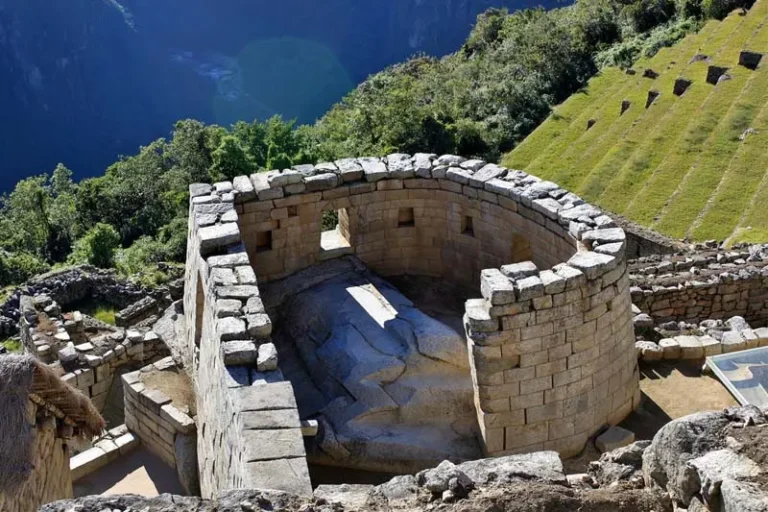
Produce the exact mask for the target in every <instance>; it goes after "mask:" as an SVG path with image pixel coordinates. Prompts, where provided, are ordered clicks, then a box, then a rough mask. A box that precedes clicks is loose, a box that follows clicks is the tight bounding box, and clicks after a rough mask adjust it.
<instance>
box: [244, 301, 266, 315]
mask: <svg viewBox="0 0 768 512" xmlns="http://www.w3.org/2000/svg"><path fill="white" fill-rule="evenodd" d="M244 312H245V314H247V315H255V314H259V313H264V303H263V302H262V301H261V297H250V298H249V299H248V302H246V303H245V309H244Z"/></svg>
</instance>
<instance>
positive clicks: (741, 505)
mask: <svg viewBox="0 0 768 512" xmlns="http://www.w3.org/2000/svg"><path fill="white" fill-rule="evenodd" d="M720 496H721V499H720V500H721V504H720V511H721V512H763V511H765V510H768V493H766V492H765V491H762V490H761V489H760V488H759V487H758V486H757V485H755V484H753V483H749V482H739V481H736V480H733V479H730V478H724V479H723V481H722V484H721V486H720Z"/></svg>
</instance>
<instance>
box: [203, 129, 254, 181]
mask: <svg viewBox="0 0 768 512" xmlns="http://www.w3.org/2000/svg"><path fill="white" fill-rule="evenodd" d="M212 157H213V163H212V165H211V177H212V178H213V179H215V180H231V179H232V178H234V177H235V176H240V175H242V174H250V173H251V171H252V170H253V164H252V163H251V161H250V160H249V158H248V155H247V154H246V153H245V151H244V150H243V148H242V146H240V143H239V142H238V140H237V138H236V137H235V136H234V135H226V136H225V137H223V138H222V139H221V143H220V144H219V147H218V148H216V151H214V152H213V155H212Z"/></svg>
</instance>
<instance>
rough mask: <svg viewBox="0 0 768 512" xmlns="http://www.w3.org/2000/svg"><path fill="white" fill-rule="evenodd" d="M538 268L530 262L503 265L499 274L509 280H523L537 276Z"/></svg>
mask: <svg viewBox="0 0 768 512" xmlns="http://www.w3.org/2000/svg"><path fill="white" fill-rule="evenodd" d="M538 272H539V268H538V267H537V266H536V264H535V263H534V262H532V261H524V262H522V263H513V264H511V265H503V266H502V267H501V273H502V274H504V275H505V276H507V277H509V278H511V279H523V278H525V277H530V276H534V275H536V274H538Z"/></svg>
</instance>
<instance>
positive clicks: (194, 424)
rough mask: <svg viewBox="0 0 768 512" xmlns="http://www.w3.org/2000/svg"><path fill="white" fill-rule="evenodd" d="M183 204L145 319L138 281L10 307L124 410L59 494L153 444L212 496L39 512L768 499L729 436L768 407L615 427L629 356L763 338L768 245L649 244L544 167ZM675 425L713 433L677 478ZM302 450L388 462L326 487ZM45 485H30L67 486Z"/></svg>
mask: <svg viewBox="0 0 768 512" xmlns="http://www.w3.org/2000/svg"><path fill="white" fill-rule="evenodd" d="M191 196H192V198H191V205H190V224H189V241H190V243H189V245H188V259H187V267H186V276H185V286H184V296H183V301H177V302H175V303H172V304H170V306H169V307H168V308H167V309H166V310H165V311H164V312H160V311H159V310H160V309H161V308H163V307H165V306H166V305H167V304H169V303H170V302H171V300H172V299H173V297H164V298H160V297H155V296H149V295H144V296H140V297H138V296H137V297H134V300H132V301H131V303H130V304H131V305H133V306H132V307H130V308H128V309H127V310H125V312H124V314H123V318H125V319H126V322H127V323H128V324H129V325H128V326H127V327H117V326H108V325H106V324H100V323H99V322H97V321H95V320H94V319H90V318H88V317H87V316H85V315H81V314H77V313H76V312H72V313H65V314H62V312H61V311H62V309H67V308H66V307H61V306H60V305H59V304H58V303H57V302H56V300H54V299H53V298H52V297H53V296H56V297H62V296H65V295H66V294H65V295H61V293H62V290H58V292H57V293H58V294H57V295H54V293H52V292H51V290H52V289H55V288H46V289H42V290H38V291H37V293H36V294H35V295H32V296H25V295H24V294H21V295H20V298H19V308H18V314H19V318H20V327H21V328H20V335H21V337H22V339H23V340H24V344H25V351H26V352H28V353H29V354H32V355H34V356H35V357H36V358H37V359H38V360H39V361H40V362H41V363H42V361H45V362H48V363H50V364H49V365H48V366H46V368H48V370H47V371H48V372H49V373H50V374H51V375H54V377H56V378H57V379H58V382H59V383H60V384H57V385H61V386H67V387H68V389H73V388H79V389H80V390H82V391H83V392H84V393H85V394H86V395H87V396H89V397H91V399H92V401H93V404H95V405H98V406H100V407H101V406H102V400H103V398H102V393H103V392H104V391H103V390H104V389H106V387H112V388H114V385H115V383H117V384H118V385H119V387H120V388H121V390H123V392H122V402H121V404H122V407H123V409H124V410H122V411H121V412H122V416H121V417H123V416H124V419H125V424H124V425H119V426H112V425H109V426H110V427H112V428H110V429H109V430H108V431H107V432H106V433H102V434H101V435H99V436H97V437H96V438H94V439H93V440H92V441H91V442H90V445H92V447H90V448H87V449H85V450H84V451H80V452H79V453H77V454H76V455H75V456H74V457H73V458H72V459H71V462H70V469H71V473H67V474H66V475H64V474H63V473H64V472H66V466H65V465H63V464H62V463H61V461H58V462H55V461H53V459H51V461H53V462H52V464H53V466H52V467H60V470H61V471H60V473H61V474H62V475H63V476H62V478H63V480H62V482H63V483H64V484H65V487H66V485H71V483H68V482H71V481H73V480H78V479H81V478H84V477H85V476H87V475H89V474H91V473H93V472H95V471H98V470H99V469H100V468H102V467H104V466H105V465H107V464H110V463H111V462H114V461H116V460H117V459H119V458H120V457H123V456H125V455H127V454H128V453H130V451H131V450H133V449H135V448H136V447H137V446H139V445H143V446H145V447H146V448H148V449H149V450H150V451H151V452H152V453H154V454H155V455H156V456H157V457H159V458H160V459H161V460H162V461H163V462H165V464H167V465H168V466H170V467H172V468H174V469H175V471H176V473H177V475H178V479H179V482H180V483H181V484H182V486H183V488H184V489H185V490H186V492H187V493H188V494H190V495H200V496H202V499H201V498H193V497H179V496H174V497H159V498H154V499H146V498H139V497H129V496H117V497H101V498H99V497H89V498H83V499H79V500H76V501H75V502H61V504H56V503H54V504H51V505H46V506H44V507H43V508H42V510H51V511H54V510H70V509H71V507H72V506H76V507H79V508H78V510H82V511H83V512H89V511H90V510H98V511H101V510H103V509H104V508H110V509H112V510H121V511H123V510H125V511H127V510H134V509H140V510H147V511H150V512H152V511H154V510H200V511H202V510H238V511H240V510H270V509H274V508H275V507H277V508H281V509H284V510H305V509H306V508H307V507H312V508H314V509H315V510H331V509H333V510H389V509H391V508H393V507H394V508H400V509H403V510H423V509H425V508H429V507H435V506H440V507H442V509H445V510H454V509H455V510H460V509H462V508H461V507H470V508H472V507H476V508H487V500H492V501H493V502H496V503H501V502H503V503H504V507H505V508H506V509H509V510H521V511H522V510H532V508H531V507H535V506H543V507H545V508H546V509H548V510H549V509H551V510H573V509H580V510H594V511H597V510H637V511H649V512H650V511H651V510H654V511H660V510H665V511H666V510H672V508H673V506H693V507H696V506H705V507H708V508H707V509H708V510H724V511H736V510H742V509H740V508H738V507H739V506H741V505H742V504H744V503H749V504H760V503H764V502H765V503H768V494H766V489H764V488H763V487H761V484H759V483H754V479H753V477H754V475H757V474H760V473H761V472H763V471H765V470H768V468H765V469H763V468H762V467H761V464H763V462H762V461H763V459H762V458H761V457H762V456H761V455H760V454H759V453H756V452H754V451H750V450H749V449H747V448H745V446H748V444H746V443H747V442H754V440H755V439H757V438H756V437H755V436H759V435H760V434H759V432H762V430H761V429H760V428H759V425H762V424H764V423H765V421H766V420H765V416H764V413H763V412H762V411H760V410H758V409H757V408H755V407H745V408H741V409H734V410H728V411H724V412H712V413H702V414H699V415H694V416H691V417H688V418H682V419H680V420H675V421H673V422H671V423H670V424H668V425H667V426H665V427H663V428H662V429H661V430H660V431H659V432H658V433H657V434H656V436H655V438H654V441H653V442H650V441H639V442H636V443H633V444H629V443H632V441H633V440H634V434H632V433H631V432H627V431H626V430H624V429H621V428H617V427H610V428H609V426H610V425H616V424H617V423H619V422H620V421H622V419H624V418H625V417H626V416H627V415H628V414H630V413H631V412H632V411H633V410H634V409H635V408H636V407H637V406H638V404H639V403H640V400H641V395H640V392H639V387H638V360H639V361H641V362H643V364H654V363H655V362H657V361H659V360H667V361H670V360H671V361H674V360H677V359H680V360H695V361H701V360H702V359H703V358H704V357H706V356H708V355H714V354H719V353H726V352H733V351H738V350H744V349H748V348H751V347H759V346H768V328H766V327H764V326H765V323H766V318H768V315H767V314H766V313H768V310H766V308H768V294H766V292H764V290H765V289H766V287H767V286H768V278H766V277H765V276H766V272H768V270H767V269H766V267H768V246H760V245H743V246H736V247H734V248H732V249H724V248H721V247H718V246H717V244H712V243H708V244H703V245H701V246H697V247H692V248H685V247H684V246H682V245H681V244H677V245H675V244H668V243H667V241H664V240H661V239H658V238H654V237H650V238H647V239H646V238H645V235H644V234H643V233H642V232H641V231H637V230H633V231H631V232H625V231H624V230H623V229H622V228H620V227H618V225H617V224H616V221H614V220H613V219H611V218H610V217H608V216H606V215H604V214H603V213H602V212H601V211H600V210H598V209H597V208H594V207H593V206H590V205H588V204H585V203H584V202H583V201H582V200H581V199H579V198H578V197H577V196H575V195H574V194H571V193H569V192H567V191H565V190H562V189H561V188H559V187H558V186H557V185H555V184H553V183H550V182H546V181H542V180H540V179H538V178H535V177H533V176H529V175H527V174H525V173H523V172H521V171H515V170H509V169H505V168H502V167H499V166H496V165H493V164H486V163H485V162H481V161H477V160H466V159H463V158H460V157H456V156H451V155H444V156H442V157H437V156H436V155H425V154H417V155H414V156H412V157H411V156H408V155H390V156H388V157H386V158H384V159H374V158H360V159H346V160H341V161H338V162H335V163H333V164H319V165H317V166H299V167H297V168H295V169H290V170H285V171H280V172H277V171H273V172H269V173H264V174H257V175H253V176H251V177H244V176H243V177H238V178H236V179H235V180H233V182H232V183H229V182H223V183H217V184H215V185H213V186H210V185H193V186H192V187H191ZM327 212H333V213H334V217H333V218H335V219H338V220H337V221H336V222H333V224H335V227H333V228H332V229H331V228H329V224H331V223H330V222H329V217H328V214H327ZM324 221H325V222H324ZM621 222H624V221H621ZM323 225H325V226H326V228H325V231H324V230H323V229H324V228H323V227H322V226H323ZM624 225H626V224H624ZM628 233H629V234H628ZM629 250H631V251H632V252H631V254H632V257H636V256H638V255H640V257H636V258H635V259H629V258H630V257H629V256H628V254H627V252H628V251H629ZM658 251H660V252H663V253H665V254H660V255H649V253H652V252H658ZM148 298H151V299H152V300H154V301H155V302H156V305H154V306H152V307H148V305H149V304H151V303H152V300H148ZM142 311H145V312H148V311H149V313H146V314H145V313H142ZM147 315H149V316H147ZM145 317H146V318H145ZM41 320H42V321H41ZM633 345H634V346H633ZM3 363H4V361H3V359H2V358H0V370H2V368H3ZM116 377H120V378H119V379H116ZM107 382H109V383H110V384H109V386H108V385H107ZM177 384H178V386H177ZM0 385H2V379H0ZM179 390H181V391H179ZM29 400H30V401H31V403H38V402H40V404H43V406H44V407H47V409H46V410H54V411H55V410H56V409H55V408H53V409H52V408H51V406H45V404H44V401H40V400H39V399H38V398H37V397H36V396H35V395H31V396H30V399H29ZM36 401H37V402H36ZM92 414H95V415H96V417H98V414H97V413H96V412H95V408H94V412H93V413H92ZM60 416H61V418H64V420H63V421H65V422H66V421H69V422H70V423H72V420H67V419H66V415H65V414H64V415H60ZM57 417H58V416H57ZM745 418H747V419H745ZM98 419H99V420H100V418H98ZM75 424H76V423H75ZM744 425H756V427H754V428H753V430H749V432H748V433H747V432H741V431H739V430H738V429H742V428H744ZM724 426H725V427H726V428H728V429H731V431H732V433H731V434H730V435H731V436H732V437H733V438H734V439H736V440H737V442H731V441H728V442H725V441H724V440H723V438H722V437H720V436H721V433H722V432H723V430H722V428H723V427H724ZM690 429H694V430H695V431H696V432H704V434H701V435H704V436H705V437H706V436H710V437H711V438H712V439H711V442H709V441H708V444H707V447H706V448H705V449H704V448H703V449H701V450H698V451H696V453H692V454H691V455H692V457H689V459H691V462H690V464H688V466H690V468H692V469H690V468H689V469H687V470H686V472H685V478H684V479H682V480H681V479H680V478H677V479H671V478H670V477H669V475H680V474H681V473H680V471H681V469H680V468H679V467H678V463H677V462H675V461H677V460H678V458H676V457H675V456H671V457H668V456H667V454H669V453H677V452H680V451H681V450H685V449H687V448H686V447H687V446H689V440H688V439H687V438H686V437H685V436H686V435H687V434H686V432H688V431H689V430H690ZM43 432H44V430H40V431H39V434H37V435H39V436H41V437H40V438H39V439H40V440H41V441H43V439H44V434H43ZM697 435H699V434H697ZM590 441H594V445H595V446H596V447H597V448H598V449H599V450H600V451H601V452H603V456H602V457H601V458H600V459H599V460H597V461H595V462H593V463H591V464H590V465H589V469H588V472H587V473H584V474H568V475H566V473H567V471H566V470H565V468H564V466H563V463H562V462H561V457H562V458H563V459H566V458H569V457H572V456H575V455H578V454H579V453H580V452H582V450H583V448H584V447H585V445H586V444H587V443H588V442H590ZM46 442H47V441H46ZM740 443H741V444H740ZM628 444H629V445H628ZM627 445H628V446H627ZM79 449H80V448H77V449H75V450H74V451H75V452H77V451H78V450H79ZM483 457H489V458H487V459H483ZM57 460H58V459H57ZM62 460H64V459H62ZM680 460H682V459H680ZM686 460H688V459H686ZM449 461H450V462H449ZM688 466H686V467H688ZM310 467H314V468H315V469H317V468H322V467H325V468H335V470H338V471H340V472H341V473H340V474H343V472H344V470H345V469H352V470H355V471H360V470H366V471H373V472H375V473H373V474H378V475H381V474H400V475H402V476H397V477H395V478H394V479H393V480H391V481H389V482H386V483H384V484H382V485H379V486H372V485H361V484H351V485H349V484H345V485H340V486H339V485H319V486H318V485H317V482H316V481H314V479H315V475H314V474H313V477H312V479H310ZM719 467H726V468H727V470H726V471H725V472H723V471H721V470H719V469H717V468H719ZM430 468H431V469H430ZM1 469H2V468H0V470H1ZM324 471H326V472H327V471H334V469H330V470H329V469H325V470H324ZM43 478H47V477H45V476H43ZM341 478H343V477H341ZM379 481H381V479H380V480H379ZM40 482H41V480H40V477H39V476H37V474H36V473H35V476H33V477H32V478H30V479H29V480H28V484H27V488H28V489H29V491H25V492H31V493H32V494H30V496H31V498H29V499H28V500H27V498H25V500H27V501H29V500H31V501H35V500H37V502H38V503H44V502H45V501H50V500H52V499H56V498H66V497H67V496H68V494H67V492H68V491H67V489H66V488H63V487H61V488H60V487H53V488H51V489H50V492H47V491H46V490H45V489H44V488H43V487H44V486H42V484H41V483H40ZM710 482H713V483H710ZM313 484H314V485H313ZM6 496H11V495H8V494H7V495H6ZM0 497H1V496H0ZM10 499H11V500H14V499H16V500H18V498H14V497H11V498H10ZM530 499H532V500H533V502H530ZM498 500H501V502H499V501H498ZM31 501H29V502H31ZM25 503H26V501H25ZM537 504H538V505H537ZM673 504H674V505H673ZM750 506H752V505H750ZM61 507H64V508H61ZM66 507H69V508H66ZM174 507H175V508H174ZM454 507H457V508H454ZM622 507H623V508H622ZM28 509H29V510H32V508H29V507H28ZM694 509H695V508H694ZM20 510H24V509H20ZM754 510H762V509H761V508H759V507H758V508H754Z"/></svg>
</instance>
